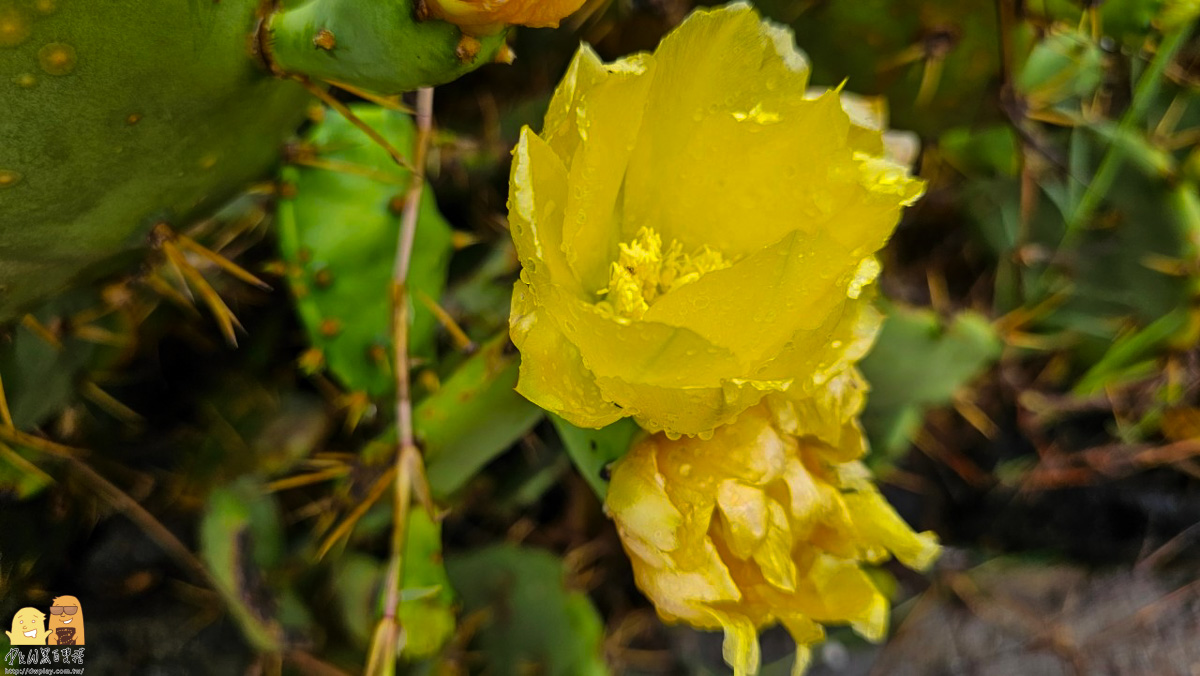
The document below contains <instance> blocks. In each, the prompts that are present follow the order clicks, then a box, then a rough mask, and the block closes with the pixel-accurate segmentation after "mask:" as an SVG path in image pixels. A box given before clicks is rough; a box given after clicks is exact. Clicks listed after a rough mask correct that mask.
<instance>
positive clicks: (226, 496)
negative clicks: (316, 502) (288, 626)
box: [200, 477, 283, 652]
mask: <svg viewBox="0 0 1200 676" xmlns="http://www.w3.org/2000/svg"><path fill="white" fill-rule="evenodd" d="M282 554H283V526H282V522H281V519H280V514H279V508H278V506H277V505H276V504H275V501H274V499H273V498H272V497H271V495H270V494H268V493H266V492H265V490H264V488H263V486H262V485H261V484H259V483H258V482H257V481H255V480H253V479H250V478H249V477H243V478H242V479H239V480H237V481H235V482H233V483H231V484H229V485H228V486H224V487H221V488H218V489H217V490H215V491H213V493H212V495H210V496H209V499H208V506H207V507H206V509H205V510H204V516H203V518H202V519H201V521H200V556H201V558H202V559H203V561H204V563H205V565H206V566H207V568H208V570H209V572H210V573H211V574H212V576H213V579H214V581H215V582H216V585H217V591H218V592H220V594H221V597H222V598H223V599H224V600H225V605H226V607H227V608H228V609H229V612H230V614H231V615H232V616H233V618H234V620H235V621H236V622H237V624H238V626H239V627H240V628H241V630H242V635H243V636H245V638H246V640H247V641H248V642H249V643H250V644H251V645H252V646H253V647H254V648H256V649H258V650H261V651H264V652H277V651H278V650H279V649H280V647H281V643H280V632H279V630H278V626H277V625H276V624H275V621H274V619H273V618H272V617H271V616H270V614H269V613H268V611H267V609H266V608H264V607H263V602H264V600H265V599H264V594H263V592H264V589H265V579H266V578H265V569H266V568H267V567H269V566H271V565H274V564H275V563H277V562H278V561H279V559H280V557H281V556H282ZM268 598H269V596H268Z"/></svg>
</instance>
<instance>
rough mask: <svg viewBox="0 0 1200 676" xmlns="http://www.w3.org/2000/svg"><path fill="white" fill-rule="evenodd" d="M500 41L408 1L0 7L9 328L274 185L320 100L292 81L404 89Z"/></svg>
mask: <svg viewBox="0 0 1200 676" xmlns="http://www.w3.org/2000/svg"><path fill="white" fill-rule="evenodd" d="M503 40H504V36H503V35H502V34H501V35H496V36H492V37H489V38H484V39H482V40H476V39H475V38H465V39H464V36H463V34H462V33H461V31H460V30H459V29H458V28H457V27H455V26H453V25H451V24H449V23H446V22H443V21H436V20H430V21H421V20H419V19H418V18H417V12H416V10H415V8H414V7H413V4H412V2H411V0H388V1H386V2H385V1H378V0H372V1H363V0H309V1H307V2H299V1H296V0H287V2H283V3H282V4H281V5H280V6H278V7H271V6H270V3H262V2H260V1H259V0H220V1H219V2H217V1H215V0H124V1H123V2H104V3H96V2H83V1H81V0H0V101H3V110H4V115H3V116H2V117H0V322H3V321H6V320H8V319H11V318H13V317H14V316H16V315H17V314H19V313H20V312H23V311H25V309H26V308H28V306H29V305H30V304H31V303H33V302H35V301H37V300H39V299H41V298H45V297H47V296H49V295H50V294H53V293H54V292H56V291H59V290H61V289H64V288H66V287H68V286H70V285H71V284H72V283H76V282H82V281H85V280H90V279H93V278H95V277H97V276H99V275H102V274H105V273H107V272H111V271H113V270H119V269H121V268H122V267H128V265H129V264H130V262H131V261H133V260H136V259H137V256H139V255H140V254H139V253H138V252H139V251H140V250H142V249H144V248H145V246H146V241H147V235H148V233H149V232H150V230H151V229H152V228H153V226H154V225H155V224H157V223H161V222H165V223H168V224H169V225H173V226H185V225H187V224H188V223H190V222H192V221H193V220H194V219H196V218H198V217H202V216H204V215H206V214H207V213H209V212H211V211H212V210H214V209H215V208H216V207H218V206H220V204H221V203H222V202H224V201H225V200H227V199H229V198H230V197H231V196H233V195H234V194H236V193H237V192H238V191H239V190H241V189H243V188H244V187H245V186H247V185H248V184H249V183H250V182H251V181H253V180H255V179H257V178H259V177H262V176H265V175H267V174H268V173H269V170H270V169H271V167H272V166H273V165H274V164H276V162H277V161H278V158H279V156H280V151H281V148H282V146H283V144H284V142H285V140H286V139H287V137H288V136H289V135H290V134H291V133H292V132H293V131H294V130H295V129H296V128H297V127H298V126H299V124H300V122H301V121H302V120H303V119H304V115H305V110H306V106H307V104H308V101H309V100H310V97H309V94H308V93H307V92H306V91H305V88H304V87H302V86H301V85H300V84H298V83H297V82H294V81H292V80H293V79H294V76H295V77H305V78H311V79H312V80H313V81H315V82H316V81H335V82H340V83H343V84H347V85H351V86H355V87H360V88H363V89H369V90H372V91H376V92H380V93H385V94H390V93H396V92H402V91H408V90H412V89H416V88H418V87H422V86H432V85H435V84H441V83H444V82H447V81H449V80H452V79H454V78H456V77H458V76H459V75H462V74H463V73H465V72H467V71H469V70H472V69H474V68H476V67H478V66H479V65H482V64H483V63H487V62H488V61H489V60H491V59H492V58H493V56H494V54H495V52H496V50H498V49H499V48H500V47H501V46H502V45H503ZM464 43H465V44H466V47H467V48H466V49H464V48H463V45H464Z"/></svg>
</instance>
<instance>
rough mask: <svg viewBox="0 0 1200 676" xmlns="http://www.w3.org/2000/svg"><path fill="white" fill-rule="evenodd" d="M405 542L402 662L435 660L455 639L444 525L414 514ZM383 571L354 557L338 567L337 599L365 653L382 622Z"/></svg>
mask: <svg viewBox="0 0 1200 676" xmlns="http://www.w3.org/2000/svg"><path fill="white" fill-rule="evenodd" d="M406 538H407V540H406V544H405V547H404V580H403V582H402V583H401V593H400V624H401V626H402V627H404V632H405V636H406V639H405V644H404V656H405V657H407V658H409V659H421V658H426V657H430V656H431V655H434V654H436V653H437V652H438V651H439V650H441V648H442V645H444V644H445V642H446V640H447V639H449V638H450V636H451V635H452V634H453V633H454V592H453V590H452V589H451V587H450V579H449V578H448V577H447V576H446V569H445V567H444V565H443V564H442V527H441V525H440V524H438V523H436V522H434V521H432V520H431V519H430V518H429V516H428V515H427V514H426V513H425V512H423V511H421V510H419V509H418V510H413V511H412V512H410V513H409V517H408V532H407V534H406ZM385 569H386V566H385V563H384V562H383V561H379V560H377V559H375V558H374V557H371V556H367V555H365V554H359V553H355V552H350V553H347V554H345V555H343V556H341V557H339V558H338V560H337V561H336V562H335V567H334V571H333V588H334V591H335V594H334V598H336V599H337V603H338V610H339V612H340V615H341V621H342V623H343V626H345V627H346V630H347V631H348V632H349V633H350V636H351V637H352V638H353V639H354V640H355V642H356V643H358V645H359V646H361V647H364V648H365V647H366V646H367V645H368V644H369V643H370V640H371V634H372V632H373V630H374V628H375V623H376V622H378V621H379V618H380V617H382V616H383V601H384V599H383V593H382V589H383V576H384V573H385Z"/></svg>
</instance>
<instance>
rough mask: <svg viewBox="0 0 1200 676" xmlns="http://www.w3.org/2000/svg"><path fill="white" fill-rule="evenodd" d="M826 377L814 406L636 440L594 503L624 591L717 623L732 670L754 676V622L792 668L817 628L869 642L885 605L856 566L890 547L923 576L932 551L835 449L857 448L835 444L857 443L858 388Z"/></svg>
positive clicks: (818, 634)
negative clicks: (770, 632) (776, 631)
mask: <svg viewBox="0 0 1200 676" xmlns="http://www.w3.org/2000/svg"><path fill="white" fill-rule="evenodd" d="M840 379H841V380H842V382H840V383H839V384H838V387H837V388H836V393H835V394H831V395H830V396H829V397H827V398H826V399H825V400H824V401H808V402H804V403H802V404H801V405H796V402H788V401H768V402H767V403H764V404H762V405H759V406H757V407H755V408H752V409H749V410H748V411H746V412H745V413H743V414H742V415H741V416H740V417H739V418H738V420H737V422H735V423H733V424H731V425H726V426H723V427H720V428H718V429H717V430H716V433H715V434H714V435H713V437H712V438H711V439H710V440H707V441H705V440H701V439H692V438H682V439H678V440H674V441H672V440H670V439H668V438H667V437H666V436H665V435H663V434H656V435H653V436H651V437H648V438H646V439H644V440H642V441H640V442H639V443H637V444H635V445H634V447H633V448H632V449H631V450H630V452H629V454H628V455H626V456H625V457H624V458H623V459H621V460H620V461H619V462H618V463H617V465H616V468H615V469H614V471H613V475H612V483H611V485H610V487H609V493H608V498H607V501H606V507H607V509H608V511H609V513H610V514H611V515H612V517H613V519H614V520H615V521H616V524H617V529H618V531H619V532H620V535H621V542H622V543H623V544H624V546H625V550H626V552H627V553H628V554H629V558H630V560H631V561H632V563H633V572H634V576H635V578H636V580H637V583H638V587H639V588H641V590H642V591H643V592H644V593H645V594H646V595H647V596H648V597H649V598H650V600H651V601H653V602H654V605H655V606H656V607H657V609H658V612H659V615H661V616H662V617H663V618H664V619H666V620H671V621H683V622H687V623H688V624H691V625H694V626H697V627H702V628H709V629H717V628H721V629H724V631H725V647H724V648H725V649H724V654H725V659H726V661H727V662H729V663H730V664H731V665H732V666H733V667H734V672H735V673H736V674H737V675H738V676H742V675H744V674H753V673H755V672H757V670H758V666H759V650H758V639H757V633H758V630H759V629H760V628H762V627H765V626H768V625H773V624H776V623H780V624H783V626H785V627H786V628H787V629H788V631H789V632H790V633H791V634H792V636H793V637H794V638H795V639H796V644H797V655H796V667H795V672H794V673H796V674H799V673H801V672H802V671H803V670H804V667H805V665H806V664H807V662H808V657H809V654H810V649H809V646H811V645H812V644H813V643H815V642H818V641H820V640H821V639H822V638H823V637H824V629H823V628H822V624H849V625H850V626H851V627H853V628H854V630H855V631H857V632H858V633H859V634H861V635H862V636H864V637H865V638H867V639H869V640H879V639H881V638H882V637H883V636H884V634H885V632H886V630H887V618H888V607H889V605H888V599H887V598H885V597H884V596H883V594H881V593H880V592H879V590H878V589H877V588H876V587H875V585H874V584H873V583H872V581H871V577H870V576H869V575H868V573H867V572H866V571H865V570H864V569H863V564H864V563H878V562H880V561H883V560H884V559H886V558H888V556H889V553H893V554H895V556H896V557H897V558H898V559H900V561H902V562H903V563H904V564H905V565H908V566H910V567H912V568H917V569H924V568H926V567H928V566H929V565H930V564H931V563H932V562H933V560H934V558H935V557H936V556H937V553H938V546H937V542H936V540H935V539H934V537H933V536H932V535H931V534H921V535H918V534H916V533H914V532H912V530H911V529H909V527H908V525H907V524H905V523H904V521H903V520H902V519H901V518H900V517H899V516H898V515H897V514H896V513H895V512H894V511H893V510H892V508H891V507H890V506H889V505H888V503H887V501H886V500H885V499H884V498H883V496H882V495H880V494H879V492H878V491H877V490H876V489H875V487H874V485H873V484H872V483H871V480H870V475H869V473H868V471H867V469H866V467H865V466H864V465H863V464H862V463H861V462H858V461H857V460H854V459H852V458H854V457H857V455H855V454H854V453H848V452H847V450H846V449H848V448H853V447H857V448H858V449H860V451H861V449H862V447H863V443H862V440H861V438H860V439H858V440H853V441H850V442H847V440H846V439H845V437H847V436H856V435H857V436H860V437H861V433H860V432H859V431H858V428H857V426H856V425H855V424H853V416H854V415H855V414H856V413H857V407H858V406H859V405H860V403H858V402H861V391H859V389H858V385H857V382H856V380H857V376H856V375H854V374H853V372H852V371H848V372H847V373H846V374H843V376H841V377H840ZM778 396H779V395H771V397H770V398H769V399H774V398H776V397H778ZM788 428H791V429H788ZM785 429H786V430H787V431H785ZM797 433H799V434H800V435H802V436H798V435H797ZM860 451H859V452H860Z"/></svg>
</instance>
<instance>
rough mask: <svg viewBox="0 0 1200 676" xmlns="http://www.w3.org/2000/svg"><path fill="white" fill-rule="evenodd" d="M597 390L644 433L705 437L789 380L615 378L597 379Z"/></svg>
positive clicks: (785, 385) (785, 386)
mask: <svg viewBox="0 0 1200 676" xmlns="http://www.w3.org/2000/svg"><path fill="white" fill-rule="evenodd" d="M597 382H598V384H599V386H600V390H601V391H602V392H604V395H605V396H606V397H608V398H609V399H611V400H612V401H615V402H619V403H620V404H621V406H623V407H624V408H625V410H626V412H627V413H628V414H629V415H632V416H633V417H634V419H635V420H637V422H638V424H639V425H641V426H642V428H643V429H645V430H646V431H648V432H666V433H667V434H669V435H671V436H672V437H678V436H679V435H681V434H684V435H699V436H702V437H706V436H709V435H711V434H712V431H713V430H714V429H716V428H718V427H720V426H722V425H725V424H727V423H731V422H733V421H734V420H735V419H736V418H737V417H738V415H739V414H740V413H742V411H745V410H746V409H748V408H750V407H751V406H754V405H755V404H757V403H758V402H759V401H760V400H761V399H762V398H763V396H764V395H765V394H767V393H768V392H776V391H781V390H784V389H787V387H789V386H790V384H791V381H779V380H768V381H761V380H745V379H732V380H725V381H721V382H720V383H719V384H717V385H713V386H709V387H665V386H657V385H648V384H645V383H641V382H636V381H635V382H629V381H626V380H624V379H622V378H619V377H603V378H597Z"/></svg>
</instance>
